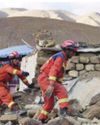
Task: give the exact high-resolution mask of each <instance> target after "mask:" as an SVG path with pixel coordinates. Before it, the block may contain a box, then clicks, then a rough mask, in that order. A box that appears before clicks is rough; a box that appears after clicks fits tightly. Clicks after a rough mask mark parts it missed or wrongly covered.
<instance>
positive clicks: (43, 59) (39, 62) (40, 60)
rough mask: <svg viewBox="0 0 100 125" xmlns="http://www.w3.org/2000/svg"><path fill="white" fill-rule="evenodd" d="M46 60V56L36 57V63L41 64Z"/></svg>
mask: <svg viewBox="0 0 100 125" xmlns="http://www.w3.org/2000/svg"><path fill="white" fill-rule="evenodd" d="M47 60H48V57H38V58H37V64H38V65H43V64H44V63H45V62H46V61H47Z"/></svg>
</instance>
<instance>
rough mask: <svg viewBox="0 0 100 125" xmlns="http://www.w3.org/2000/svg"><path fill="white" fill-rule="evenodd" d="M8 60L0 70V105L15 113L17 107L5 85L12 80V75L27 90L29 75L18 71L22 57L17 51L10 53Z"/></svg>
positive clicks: (30, 85) (29, 85)
mask: <svg viewBox="0 0 100 125" xmlns="http://www.w3.org/2000/svg"><path fill="white" fill-rule="evenodd" d="M8 59H9V63H8V64H4V65H3V66H2V67H1V68H0V105H2V104H5V105H7V106H8V108H9V109H10V110H11V111H17V110H19V106H18V104H17V103H15V102H14V100H13V98H12V95H11V93H10V91H9V89H8V87H7V84H8V83H9V82H10V81H11V80H12V79H13V77H14V75H17V76H18V77H19V78H20V79H21V80H22V81H23V83H24V84H25V85H26V86H28V87H29V88H31V87H32V84H29V82H28V80H27V79H26V77H27V76H28V75H29V73H28V72H24V71H21V70H20V66H19V65H20V62H21V59H22V57H21V56H20V55H19V53H18V52H17V51H14V52H12V53H11V54H10V55H9V57H8Z"/></svg>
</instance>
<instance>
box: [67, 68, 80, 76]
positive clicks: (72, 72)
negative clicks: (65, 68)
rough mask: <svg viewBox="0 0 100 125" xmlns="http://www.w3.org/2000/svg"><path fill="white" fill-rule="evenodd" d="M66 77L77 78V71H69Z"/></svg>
mask: <svg viewBox="0 0 100 125" xmlns="http://www.w3.org/2000/svg"><path fill="white" fill-rule="evenodd" d="M68 75H69V76H71V77H78V71H76V70H71V71H69V72H68Z"/></svg>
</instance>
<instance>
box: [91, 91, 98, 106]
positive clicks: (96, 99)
mask: <svg viewBox="0 0 100 125" xmlns="http://www.w3.org/2000/svg"><path fill="white" fill-rule="evenodd" d="M98 101H100V93H99V94H96V95H95V96H93V97H92V99H91V100H90V103H89V105H94V104H96V103H97V102H98Z"/></svg>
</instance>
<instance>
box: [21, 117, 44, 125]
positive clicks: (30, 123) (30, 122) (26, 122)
mask: <svg viewBox="0 0 100 125" xmlns="http://www.w3.org/2000/svg"><path fill="white" fill-rule="evenodd" d="M19 124H20V125H42V123H41V122H39V121H37V120H35V119H30V118H28V117H26V118H22V119H20V120H19Z"/></svg>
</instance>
